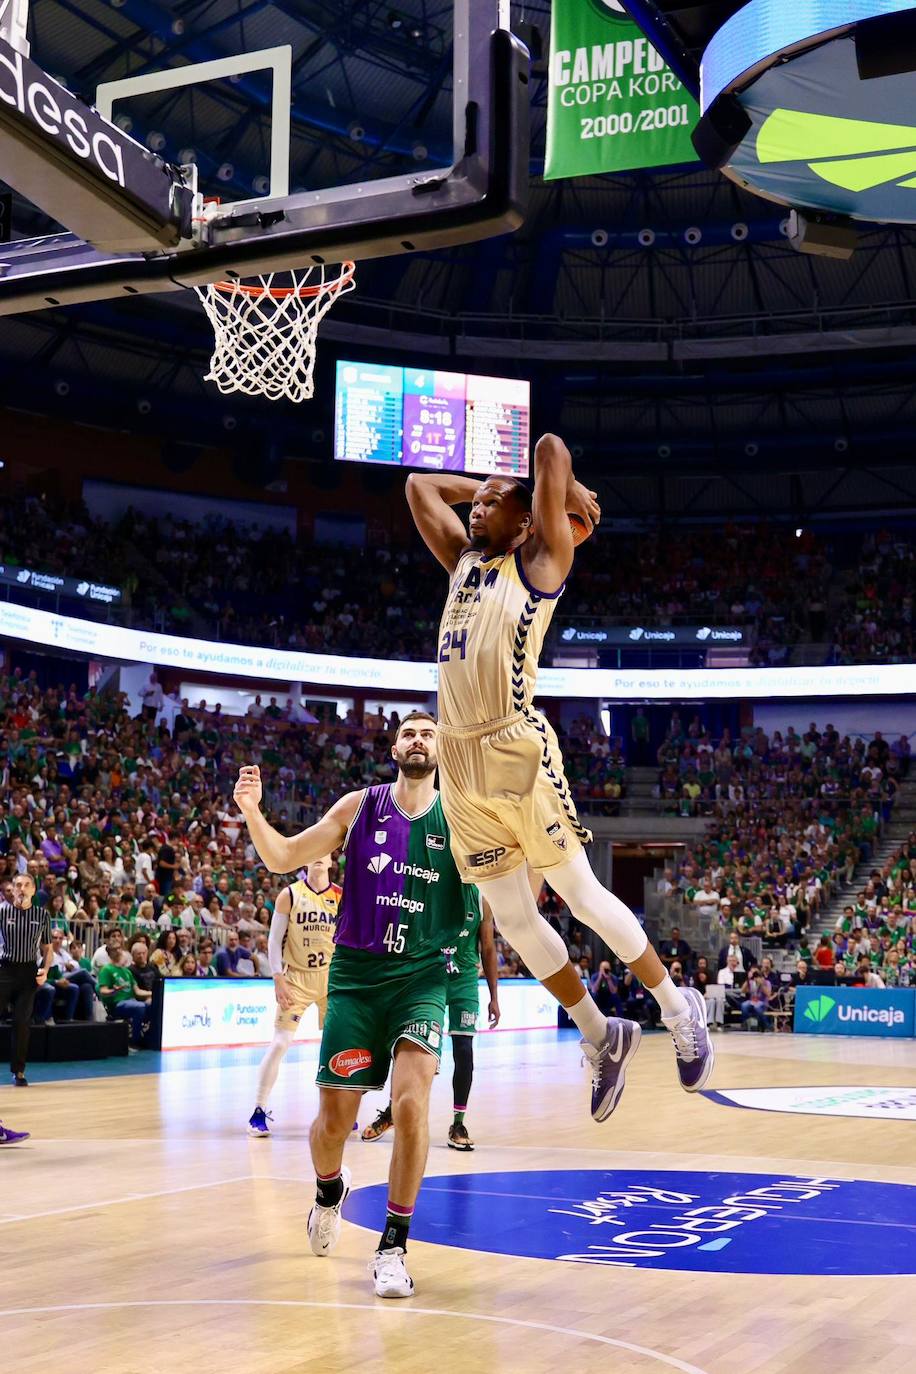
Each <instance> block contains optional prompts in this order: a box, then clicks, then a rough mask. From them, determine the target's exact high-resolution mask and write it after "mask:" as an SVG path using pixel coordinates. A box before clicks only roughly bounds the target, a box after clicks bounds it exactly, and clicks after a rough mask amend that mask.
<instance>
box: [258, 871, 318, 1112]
mask: <svg viewBox="0 0 916 1374" xmlns="http://www.w3.org/2000/svg"><path fill="white" fill-rule="evenodd" d="M329 871H330V858H329V857H327V858H324V859H318V860H317V862H315V863H311V864H309V866H308V868H307V869H306V870H305V874H306V876H305V878H304V879H299V881H298V882H295V883H291V884H290V886H289V887H285V888H284V889H283V891H282V892H281V893H280V895H279V897H278V898H277V904H276V906H275V908H274V913H273V916H272V917H271V922H270V937H269V939H268V956H269V958H270V971H271V973H272V974H273V976H274V990H275V992H276V995H277V1015H276V1019H275V1021H274V1038H273V1040H272V1041H271V1043H270V1045H269V1046H268V1049H267V1053H266V1054H265V1056H264V1058H263V1060H262V1061H261V1068H260V1070H259V1073H258V1099H257V1103H256V1105H255V1109H254V1111H253V1112H252V1114H251V1119H250V1120H249V1122H248V1134H249V1135H251V1136H268V1135H270V1126H269V1124H268V1122H269V1121H270V1120H271V1117H270V1113H269V1112H268V1110H267V1105H268V1102H269V1101H270V1094H271V1091H272V1089H273V1086H274V1084H275V1083H276V1081H277V1074H278V1073H279V1071H280V1064H281V1063H282V1061H283V1057H284V1055H285V1054H286V1052H287V1050H288V1049H289V1047H290V1045H291V1044H292V1043H293V1037H294V1036H295V1034H296V1028H297V1027H298V1025H299V1022H300V1020H301V1019H302V1016H303V1014H304V1012H305V1011H306V1010H307V1009H308V1008H309V1007H310V1006H311V1005H312V1003H313V1002H315V1003H317V1006H318V1025H319V1026H323V1025H324V1013H325V1010H326V1008H327V1005H328V973H329V971H330V967H331V955H332V954H333V953H334V931H335V930H336V928H337V908H338V907H339V906H340V888H339V887H338V886H337V884H336V883H332V882H331V881H330V877H329Z"/></svg>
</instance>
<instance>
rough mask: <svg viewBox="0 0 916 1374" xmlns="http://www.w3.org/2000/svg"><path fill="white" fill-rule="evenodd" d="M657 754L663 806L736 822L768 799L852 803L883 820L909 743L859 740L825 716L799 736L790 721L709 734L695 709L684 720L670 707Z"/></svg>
mask: <svg viewBox="0 0 916 1374" xmlns="http://www.w3.org/2000/svg"><path fill="white" fill-rule="evenodd" d="M657 760H658V765H659V772H658V780H657V786H656V794H657V796H658V798H659V801H660V802H661V806H662V810H664V811H670V812H676V813H678V814H680V815H702V816H710V817H719V818H722V817H724V816H732V817H734V818H735V820H736V822H738V821H740V820H741V819H743V818H746V817H755V818H756V817H759V816H760V814H761V812H764V813H765V812H766V811H767V809H769V810H772V809H773V807H774V804H778V806H779V807H780V808H781V807H782V806H783V805H787V806H788V807H789V808H790V809H795V810H797V809H798V808H799V807H800V806H804V807H806V808H807V809H809V810H810V808H811V806H812V805H813V804H814V803H817V805H818V806H820V807H827V808H830V807H834V809H836V808H837V807H839V809H840V810H843V809H844V808H845V805H846V803H855V805H856V806H857V807H858V809H859V810H860V811H861V810H862V809H863V808H865V807H868V808H870V809H871V810H872V811H873V812H874V813H876V814H877V815H878V816H879V818H882V819H884V820H886V819H887V818H888V816H889V814H890V810H891V808H892V806H893V804H894V798H895V796H896V793H897V789H898V786H899V782H900V779H901V778H904V777H906V775H907V773H908V771H909V766H910V742H909V739H908V738H907V736H906V735H901V736H900V737H899V738H898V739H896V740H894V741H893V742H892V743H888V742H887V741H886V740H885V739H884V738H883V736H882V734H881V732H880V731H878V732H877V733H876V735H875V737H874V740H873V741H872V742H871V743H869V744H868V745H867V746H866V743H865V741H864V740H863V739H861V738H856V739H855V740H853V739H851V738H850V737H849V736H848V735H846V736H844V737H843V738H842V739H841V738H840V735H839V733H838V731H836V730H835V729H834V727H833V725H831V724H829V723H828V724H827V725H826V727H825V728H824V730H823V731H821V730H819V729H818V728H817V725H816V724H815V723H814V722H812V723H811V724H810V726H809V727H808V729H807V730H806V731H805V733H804V734H803V735H799V734H798V733H797V732H796V731H795V729H794V727H791V726H790V727H789V729H788V730H787V731H786V733H785V735H783V733H782V731H779V730H777V731H775V732H774V734H773V735H772V737H769V736H767V734H766V733H765V731H763V730H762V729H759V728H758V729H756V730H747V731H744V732H742V734H741V736H740V738H738V739H733V738H732V736H731V732H730V731H729V730H728V729H725V730H723V732H722V735H721V737H720V738H719V739H718V740H713V739H712V737H711V735H710V733H709V731H708V730H707V729H706V727H705V725H704V724H703V722H702V720H701V719H700V716H699V714H696V715H694V716H693V717H692V719H691V720H690V722H689V723H688V724H686V725H685V724H684V723H683V721H682V719H681V715H680V712H679V711H677V710H675V711H673V712H672V715H671V721H670V724H669V727H668V730H667V733H666V736H665V739H664V740H663V742H662V744H661V746H660V747H659V749H658V754H657Z"/></svg>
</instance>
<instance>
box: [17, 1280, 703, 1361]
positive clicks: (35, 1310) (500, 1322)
mask: <svg viewBox="0 0 916 1374" xmlns="http://www.w3.org/2000/svg"><path fill="white" fill-rule="evenodd" d="M156 1307H168V1308H175V1307H296V1308H299V1307H311V1308H322V1309H325V1310H328V1309H330V1310H333V1311H342V1312H375V1313H379V1312H385V1313H390V1314H391V1315H392V1316H405V1317H448V1318H453V1319H455V1320H458V1321H477V1322H490V1323H491V1324H492V1325H494V1326H517V1327H522V1328H524V1329H525V1330H528V1331H547V1332H549V1333H550V1334H552V1335H555V1336H573V1337H578V1338H579V1339H580V1340H585V1341H595V1342H596V1343H597V1344H599V1345H610V1346H615V1347H616V1348H617V1349H618V1350H628V1351H629V1352H630V1353H631V1354H633V1355H644V1356H646V1357H647V1358H648V1359H650V1360H658V1361H659V1363H660V1364H665V1365H667V1366H668V1368H669V1369H677V1370H680V1372H681V1374H707V1371H706V1370H704V1369H700V1367H699V1365H695V1364H690V1363H689V1361H687V1360H680V1359H678V1357H677V1356H676V1355H665V1354H663V1353H662V1352H661V1351H660V1350H653V1349H652V1348H651V1347H650V1346H647V1345H636V1344H634V1342H632V1341H621V1340H617V1339H615V1338H614V1337H613V1336H599V1335H597V1334H595V1333H593V1332H591V1331H580V1330H579V1329H578V1328H577V1327H573V1326H553V1325H552V1324H551V1323H549V1322H531V1321H524V1320H523V1319H522V1318H520V1317H495V1316H489V1315H488V1314H486V1313H483V1312H450V1311H449V1310H448V1309H447V1308H444V1307H400V1306H398V1307H386V1306H382V1305H379V1304H378V1303H369V1302H307V1301H305V1300H300V1299H294V1298H287V1299H284V1298H265V1299H263V1300H261V1299H260V1298H177V1299H171V1298H163V1299H150V1300H146V1301H139V1302H84V1303H79V1302H72V1303H61V1304H59V1305H56V1306H53V1307H7V1308H4V1309H2V1310H0V1317H22V1316H30V1315H34V1316H47V1315H49V1314H54V1313H58V1312H110V1311H117V1310H119V1309H122V1308H139V1309H147V1308H156Z"/></svg>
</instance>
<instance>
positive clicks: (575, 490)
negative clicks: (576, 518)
mask: <svg viewBox="0 0 916 1374" xmlns="http://www.w3.org/2000/svg"><path fill="white" fill-rule="evenodd" d="M566 511H567V514H571V515H581V516H582V517H583V518H584V519H586V520H587V521H588V522H589V524H590V525H591V526H592V528H594V527H595V526H596V525H597V524H598V522H599V521H600V519H601V507H600V506H599V505H598V493H597V492H596V491H589V489H588V487H586V486H583V485H582V483H581V482H577V481H576V479H575V478H572V480H571V481H570V483H569V486H568V487H567V489H566Z"/></svg>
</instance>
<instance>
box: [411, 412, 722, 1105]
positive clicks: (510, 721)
mask: <svg viewBox="0 0 916 1374" xmlns="http://www.w3.org/2000/svg"><path fill="white" fill-rule="evenodd" d="M407 500H408V503H409V505H410V509H411V512H412V514H413V517H414V520H415V522H416V525H417V529H418V530H419V532H420V534H421V535H422V537H423V539H424V541H425V542H426V544H427V546H428V547H429V549H430V551H431V552H432V553H433V554H434V555H435V557H436V558H437V559H438V560H439V562H440V563H441V564H442V565H443V567H444V568H445V570H446V572H447V573H448V575H449V578H450V583H449V590H448V596H447V598H446V602H445V609H444V611H443V614H442V621H441V625H440V630H439V645H438V653H437V658H438V660H439V665H438V666H439V777H440V785H441V795H442V805H443V808H444V810H445V814H446V817H447V818H448V822H449V827H450V830H451V843H452V852H453V853H454V856H455V861H456V863H457V865H458V869H459V872H460V873H461V876H462V878H463V880H464V881H465V882H473V883H477V884H478V885H479V887H480V888H481V891H482V892H483V894H484V895H485V897H486V899H487V901H488V902H489V904H490V906H491V908H492V910H493V914H494V917H495V919H496V924H497V926H498V927H499V929H500V930H501V932H502V934H503V935H504V936H505V937H506V939H507V940H509V941H510V942H511V944H512V945H513V946H514V948H515V949H516V950H518V952H519V954H520V955H521V957H522V959H523V960H524V962H525V963H526V964H527V966H528V967H529V968H530V969H531V972H532V973H533V974H534V975H535V977H537V978H539V979H540V980H541V982H542V983H543V984H544V986H545V987H546V988H547V989H548V991H550V992H551V993H553V995H554V996H555V997H557V998H558V1000H559V1001H560V1002H562V1004H563V1006H564V1007H565V1008H566V1010H567V1012H568V1013H569V1015H570V1017H571V1018H572V1020H573V1021H574V1022H575V1023H576V1025H577V1026H578V1027H579V1029H580V1031H581V1032H582V1036H583V1048H584V1050H585V1053H586V1055H587V1057H588V1058H589V1060H590V1061H591V1067H592V1115H593V1117H594V1118H595V1120H596V1121H603V1120H605V1118H606V1117H608V1116H609V1115H610V1114H611V1112H612V1111H613V1110H614V1108H615V1106H616V1105H617V1102H618V1101H619V1099H620V1094H621V1093H622V1091H623V1086H624V1076H625V1071H626V1066H627V1064H628V1062H629V1061H630V1059H631V1058H632V1056H633V1054H634V1053H635V1052H636V1049H637V1047H638V1044H639V1035H640V1031H639V1026H638V1025H636V1023H635V1022H632V1021H624V1020H621V1019H619V1018H616V1017H610V1018H608V1019H606V1018H605V1017H604V1016H603V1015H602V1013H601V1011H600V1010H599V1009H598V1007H597V1005H596V1004H595V1002H594V1000H593V999H592V997H591V996H590V995H589V993H588V992H587V991H583V987H582V983H581V980H580V978H579V974H578V971H577V970H575V969H574V968H573V967H572V965H571V964H570V962H569V958H568V956H567V953H566V947H565V945H564V944H563V941H562V939H561V938H560V936H559V934H558V933H557V932H556V931H555V930H553V928H552V927H551V926H550V925H548V923H547V922H546V921H545V920H544V919H543V918H542V917H541V915H540V913H539V911H538V908H537V904H536V903H535V900H534V897H533V895H532V893H531V889H530V887H529V885H528V879H527V874H526V860H527V862H528V864H529V865H530V866H531V868H533V869H536V870H538V871H540V872H544V873H546V874H547V877H548V879H549V881H550V885H551V887H552V888H554V890H555V891H556V892H557V893H558V894H559V895H560V897H561V898H562V899H563V901H564V902H565V903H566V905H567V906H568V907H569V909H570V911H571V912H572V914H573V916H574V917H575V919H576V921H577V922H580V923H582V924H583V925H588V926H590V927H591V929H592V930H594V931H595V932H596V933H597V934H598V935H600V936H601V937H602V939H604V940H605V941H606V942H607V943H608V944H609V945H610V946H611V948H612V949H613V950H614V951H615V952H616V953H617V955H618V956H619V957H620V958H621V959H622V960H623V961H624V962H625V963H627V964H629V966H630V968H631V969H632V970H633V972H634V973H635V975H636V977H637V978H639V979H640V981H641V982H642V983H643V985H644V986H645V987H646V988H648V990H649V991H650V992H651V993H652V995H653V996H654V997H655V998H656V1000H657V1001H658V1003H659V1006H660V1007H661V1010H662V1019H663V1020H664V1022H665V1024H666V1026H667V1027H668V1029H669V1030H670V1032H671V1034H672V1037H673V1039H674V1043H675V1049H676V1054H677V1065H678V1073H679V1075H680V1080H681V1084H682V1086H683V1087H684V1088H685V1089H686V1090H687V1091H688V1092H696V1091H697V1090H698V1089H700V1088H701V1087H702V1086H703V1084H704V1083H705V1082H706V1080H707V1079H708V1077H709V1074H710V1072H711V1070H712V1064H713V1051H712V1045H711V1042H710V1038H709V1035H708V1033H707V1030H706V1014H705V1005H704V1002H703V999H702V997H700V995H699V994H698V993H697V992H695V991H694V990H693V989H689V988H688V989H684V990H683V991H682V990H681V989H679V988H677V987H675V985H674V983H673V982H672V981H671V978H670V976H669V975H668V973H667V972H666V971H665V967H664V965H663V964H662V962H661V960H660V959H659V957H658V955H657V954H656V952H655V950H654V949H653V948H652V946H651V945H650V944H649V942H648V940H647V938H646V935H645V932H644V931H643V929H642V927H641V926H640V924H639V922H638V921H637V920H636V917H635V916H634V915H633V913H632V912H631V911H630V910H629V908H628V907H626V906H624V904H623V902H621V901H619V900H618V899H617V898H616V897H615V896H614V895H613V893H611V892H608V891H607V889H606V888H604V887H602V886H601V884H600V883H599V882H598V880H597V879H596V877H595V875H594V874H593V873H592V870H591V867H590V865H589V863H588V860H587V858H586V856H585V854H584V853H583V850H582V846H583V844H584V843H587V842H588V841H590V840H591V835H590V834H589V832H588V831H587V830H586V829H585V827H584V826H583V825H582V824H581V822H580V821H579V818H578V816H577V814H576V809H575V805H574V803H573V800H572V797H571V795H570V792H569V787H568V785H567V782H566V777H565V775H564V772H563V760H562V756H561V754H560V749H559V745H558V742H557V738H556V735H555V734H554V732H553V730H552V729H551V727H550V725H549V723H548V722H547V720H545V718H544V717H543V716H542V715H541V714H540V712H538V711H536V710H534V708H533V706H532V704H531V703H532V698H533V696H534V688H535V682H536V679H537V668H538V659H539V656H540V652H541V647H542V645H543V643H544V636H545V634H546V633H547V628H548V626H549V624H550V621H551V618H552V616H553V612H554V609H555V607H556V603H557V599H558V598H559V596H560V595H561V593H562V592H563V588H564V585H565V581H566V578H567V577H568V575H569V573H570V570H571V568H572V563H573V538H572V533H571V530H570V524H569V518H568V514H569V513H574V514H577V515H579V516H581V517H582V518H584V519H585V521H586V522H587V524H588V525H589V526H593V525H594V524H596V523H597V521H598V520H599V519H600V517H601V512H600V510H599V508H598V504H597V500H596V496H595V493H594V492H591V491H588V490H587V489H586V488H585V487H583V486H582V484H581V483H580V482H577V481H576V479H575V477H574V475H573V471H572V461H571V458H570V455H569V450H568V449H567V447H566V445H565V444H564V443H563V442H562V441H561V440H560V439H558V438H557V437H556V436H555V435H552V434H546V435H544V437H543V438H542V439H541V440H540V441H539V443H538V445H537V448H536V450H535V482H534V493H533V496H532V493H531V492H529V491H528V489H527V488H526V487H525V486H523V485H522V483H520V482H518V481H516V480H515V479H514V478H512V477H503V476H493V477H488V478H487V479H486V481H484V482H482V483H481V482H478V481H476V480H475V479H474V478H470V477H462V476H458V475H455V474H453V473H414V474H412V475H411V476H410V477H409V478H408V479H407ZM466 502H470V504H471V517H470V536H469V535H468V532H467V531H466V530H465V528H464V524H463V523H462V521H461V519H460V518H459V517H458V515H457V514H456V513H455V511H454V510H453V509H452V508H453V507H454V506H458V505H462V504H463V503H466Z"/></svg>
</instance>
